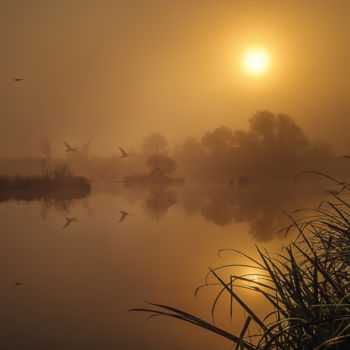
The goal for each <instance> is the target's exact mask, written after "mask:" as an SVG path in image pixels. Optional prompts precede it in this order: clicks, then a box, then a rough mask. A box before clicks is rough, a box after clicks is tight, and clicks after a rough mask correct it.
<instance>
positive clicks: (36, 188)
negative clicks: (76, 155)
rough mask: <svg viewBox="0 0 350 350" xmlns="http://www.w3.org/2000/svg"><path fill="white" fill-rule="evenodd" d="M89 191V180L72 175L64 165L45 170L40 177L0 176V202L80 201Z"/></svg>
mask: <svg viewBox="0 0 350 350" xmlns="http://www.w3.org/2000/svg"><path fill="white" fill-rule="evenodd" d="M90 191H91V184H90V182H89V180H87V179H86V178H85V177H83V176H76V175H73V174H72V173H71V171H70V170H69V168H68V167H67V166H65V165H63V166H59V167H56V168H55V169H53V170H50V171H49V170H45V171H43V174H42V175H31V176H21V175H17V176H6V175H0V202H3V201H8V200H19V201H32V200H49V199H57V200H65V199H80V198H84V197H86V196H87V195H89V193H90Z"/></svg>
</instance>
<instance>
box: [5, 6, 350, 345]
mask: <svg viewBox="0 0 350 350" xmlns="http://www.w3.org/2000/svg"><path fill="white" fill-rule="evenodd" d="M349 11H350V2H347V1H339V2H337V4H334V3H333V2H320V1H317V0H309V1H307V2H295V1H289V0H288V1H284V2H281V1H276V0H266V1H260V2H259V1H226V0H217V1H206V0H201V1H195V0H193V1H192V0H176V1H171V0H169V1H164V0H144V1H139V0H136V1H135V0H113V1H111V0H99V1H96V0H60V1H41V0H33V1H27V0H3V1H0V44H1V46H0V47H1V48H2V51H1V52H2V54H1V55H0V239H1V244H0V260H1V263H0V273H1V276H2V278H1V280H0V300H1V302H0V303H1V316H0V326H1V327H0V349H2V348H3V349H6V350H7V349H8V350H31V349H35V350H40V349H42V350H47V349H50V350H62V349H64V350H93V349H94V350H95V349H103V350H112V349H113V350H114V349H125V350H127V349H130V350H138V349H140V350H148V349H149V350H158V349H159V350H160V349H169V350H180V349H181V350H193V349H200V350H213V349H215V350H217V349H226V348H229V347H230V344H228V343H227V342H226V341H224V340H222V339H220V338H219V339H218V337H215V336H212V335H210V334H207V333H206V332H203V330H201V329H196V327H191V326H189V325H186V324H182V323H181V322H175V321H174V320H168V319H167V320H164V319H161V318H159V317H154V318H151V319H150V320H148V321H147V322H146V321H145V318H146V316H145V315H143V314H134V313H129V312H128V311H127V310H128V309H130V308H133V307H137V306H142V305H144V301H155V302H160V303H163V304H166V305H173V306H175V307H178V308H179V309H182V310H186V311H188V312H190V313H193V314H196V315H198V316H199V317H202V318H204V319H206V320H208V321H209V320H211V317H212V315H211V310H210V306H211V303H212V301H213V299H214V298H215V295H216V291H215V290H214V289H213V288H212V286H207V287H206V288H201V289H200V292H199V293H198V296H197V297H196V299H194V298H193V293H194V291H195V290H196V288H197V287H198V286H199V285H201V284H203V283H204V281H205V276H206V274H207V272H208V269H207V267H208V266H210V267H215V266H220V265H224V264H242V263H244V262H243V260H242V259H241V258H240V257H237V256H234V255H232V254H231V253H230V251H225V252H224V253H223V254H222V255H221V256H220V257H219V256H218V254H217V252H218V250H219V249H223V248H228V249H235V250H238V251H242V252H244V253H247V254H248V255H252V256H255V254H256V250H255V245H256V244H258V245H259V246H261V247H264V248H267V249H268V250H269V251H270V250H271V251H274V252H276V251H277V252H280V251H281V247H282V246H283V245H284V244H285V243H286V242H287V241H288V239H289V238H290V236H289V235H291V233H288V236H287V237H286V235H285V234H286V231H283V229H284V228H286V227H288V225H290V223H291V217H293V219H298V217H299V216H300V215H302V213H303V212H300V211H298V209H302V208H317V207H318V206H319V205H320V203H322V201H327V200H328V199H329V198H331V196H332V195H337V193H340V192H336V191H339V187H341V186H342V182H343V181H348V180H349V175H350V173H349V171H350V160H349V159H348V157H346V156H347V155H348V156H349V155H350V142H349V140H350V138H349V135H348V134H349V132H348V130H349V126H350V119H349V113H350V103H349V101H350V99H349V91H350V86H349V82H350V69H349V64H348V62H349V59H350V46H349V45H348V44H347V42H348V37H347V35H348V34H347V33H349V32H350V22H349V20H348V14H349ZM252 48H258V49H261V50H262V51H261V52H263V53H266V54H267V56H268V57H269V67H268V69H267V70H266V72H265V73H264V74H261V75H255V76H253V75H251V74H249V72H247V71H246V70H245V69H243V67H242V57H243V56H245V55H246V54H247V53H249V52H251V49H252ZM344 156H345V157H344ZM335 179H339V181H340V182H339V183H338V186H337V185H336V181H335ZM72 184H73V185H72ZM250 272H251V271H250V269H249V267H246V269H244V268H239V271H238V272H237V274H243V273H247V274H249V273H250ZM224 273H225V272H223V274H224ZM316 277H317V276H316ZM244 295H245V298H246V299H247V300H248V301H249V305H250V306H251V307H252V309H254V310H255V311H256V312H257V313H258V314H261V315H263V314H264V312H266V311H267V310H266V303H264V301H263V300H261V299H259V298H256V297H254V296H253V294H249V291H244ZM228 305H229V299H227V300H226V299H223V300H220V302H219V303H218V307H217V312H216V314H215V316H216V317H215V320H216V322H217V324H218V325H219V326H220V327H223V328H225V329H228V330H229V331H232V332H233V333H235V334H237V333H238V334H239V332H240V330H241V328H242V323H244V321H245V319H246V317H245V315H244V313H240V312H238V311H237V312H236V310H234V314H235V317H234V318H233V319H232V320H231V319H230V316H229V312H228Z"/></svg>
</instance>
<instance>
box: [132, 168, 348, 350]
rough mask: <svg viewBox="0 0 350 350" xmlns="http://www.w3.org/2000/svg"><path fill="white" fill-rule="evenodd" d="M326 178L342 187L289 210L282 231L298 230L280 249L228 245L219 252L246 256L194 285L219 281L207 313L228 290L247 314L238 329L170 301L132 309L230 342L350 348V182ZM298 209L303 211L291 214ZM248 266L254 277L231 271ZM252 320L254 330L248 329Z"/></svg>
mask: <svg viewBox="0 0 350 350" xmlns="http://www.w3.org/2000/svg"><path fill="white" fill-rule="evenodd" d="M309 173H316V172H309ZM318 175H321V176H326V175H323V174H318ZM328 178H329V179H331V180H332V181H334V182H335V183H336V184H337V185H338V186H340V190H339V191H334V192H332V193H331V196H332V199H331V200H330V201H325V202H322V203H321V204H320V206H319V207H318V208H317V209H313V210H306V209H300V210H296V211H295V212H293V213H291V215H290V219H291V225H290V226H288V227H287V228H286V229H285V233H286V235H287V234H289V233H290V231H291V230H296V238H295V239H293V240H292V241H290V243H289V244H287V245H285V246H284V247H283V249H282V251H281V253H277V254H272V253H269V252H268V251H266V250H262V249H260V248H259V247H256V249H257V254H258V258H256V259H255V258H253V257H250V256H248V255H246V254H244V253H242V252H239V251H236V250H234V249H225V250H221V251H219V255H221V254H223V253H224V251H230V252H232V253H234V254H239V255H241V256H242V258H243V259H245V260H246V261H247V262H245V263H242V264H241V265H225V266H219V267H216V268H213V269H212V268H209V272H208V274H207V276H206V278H205V281H204V284H203V285H202V286H200V287H199V288H198V289H200V288H202V287H203V286H209V285H210V286H216V287H217V288H218V292H217V295H216V298H215V300H214V303H213V304H212V315H214V312H215V308H216V305H217V302H218V301H219V299H221V298H223V297H224V296H225V295H226V296H228V297H229V298H230V301H231V302H230V305H231V306H230V312H231V313H232V305H233V304H237V305H239V307H241V308H242V309H243V310H244V311H245V314H246V315H247V318H246V321H245V323H244V324H243V327H242V330H241V332H240V333H239V334H233V333H232V332H229V331H226V330H224V329H222V328H219V327H217V326H216V325H215V324H214V322H213V320H212V321H211V322H208V321H205V320H203V319H200V318H198V317H196V316H194V315H191V314H189V313H186V312H185V311H182V310H179V309H176V308H173V307H170V306H167V305H161V304H155V303H149V306H147V307H142V308H133V309H131V310H130V311H143V312H147V313H150V314H151V315H164V316H167V317H172V318H176V319H180V320H182V321H185V322H188V323H192V324H194V325H196V326H199V327H202V328H205V329H207V330H208V331H210V332H212V333H216V334H218V335H220V336H222V337H225V338H227V339H228V340H229V341H231V342H232V343H233V345H234V346H235V349H249V350H258V349H259V350H262V349H264V350H265V349H288V350H289V349H295V350H300V349H305V350H306V349H308V350H309V349H314V350H319V349H350V203H349V202H348V201H347V200H346V195H347V193H348V192H349V189H350V188H349V186H348V184H346V183H343V182H339V181H336V180H335V179H333V178H331V177H328ZM300 213H302V215H301V216H300ZM296 215H299V216H300V219H298V220H296V219H294V218H293V217H294V216H296ZM247 266H248V267H249V268H250V269H252V271H254V272H253V274H254V277H252V275H251V274H249V275H242V274H236V273H235V268H236V267H247ZM223 272H225V273H223ZM227 272H228V273H227ZM223 275H224V276H226V277H223ZM228 275H229V277H227V276H228ZM256 276H258V279H257V278H256ZM242 289H243V290H247V289H248V290H251V291H252V292H254V293H257V294H258V295H259V296H260V297H262V298H263V299H265V301H266V302H267V303H268V304H269V305H270V306H271V312H269V313H268V314H267V315H265V317H264V318H260V317H259V316H258V315H257V313H255V312H254V310H252V309H251V308H250V307H249V305H248V303H247V302H246V301H245V300H244V298H243V297H242V296H241V294H240V290H242ZM252 326H254V327H253V328H254V329H257V330H258V331H257V332H256V331H255V333H254V334H253V335H251V333H250V332H249V334H248V335H247V331H248V330H249V329H252Z"/></svg>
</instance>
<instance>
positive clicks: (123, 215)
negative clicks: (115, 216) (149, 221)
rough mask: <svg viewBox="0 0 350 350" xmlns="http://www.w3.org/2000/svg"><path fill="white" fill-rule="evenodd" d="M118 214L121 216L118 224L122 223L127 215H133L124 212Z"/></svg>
mask: <svg viewBox="0 0 350 350" xmlns="http://www.w3.org/2000/svg"><path fill="white" fill-rule="evenodd" d="M120 214H121V216H120V219H119V222H122V221H124V220H125V218H126V217H127V216H128V215H134V214H131V213H128V212H126V211H122V210H121V211H120Z"/></svg>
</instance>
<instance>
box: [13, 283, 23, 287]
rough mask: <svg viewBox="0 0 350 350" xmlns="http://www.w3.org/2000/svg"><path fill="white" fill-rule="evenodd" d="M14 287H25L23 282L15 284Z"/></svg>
mask: <svg viewBox="0 0 350 350" xmlns="http://www.w3.org/2000/svg"><path fill="white" fill-rule="evenodd" d="M13 286H14V287H21V286H24V283H22V282H15V283H14V285H13Z"/></svg>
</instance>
